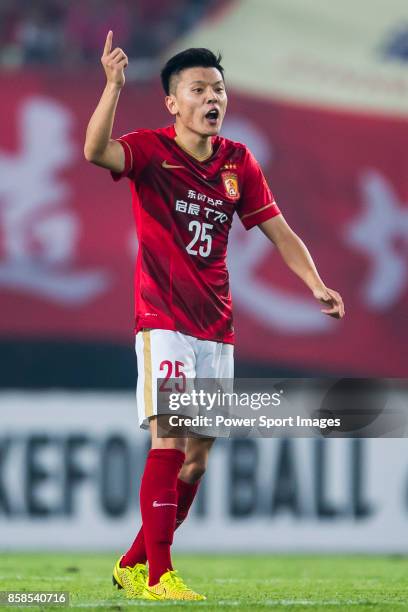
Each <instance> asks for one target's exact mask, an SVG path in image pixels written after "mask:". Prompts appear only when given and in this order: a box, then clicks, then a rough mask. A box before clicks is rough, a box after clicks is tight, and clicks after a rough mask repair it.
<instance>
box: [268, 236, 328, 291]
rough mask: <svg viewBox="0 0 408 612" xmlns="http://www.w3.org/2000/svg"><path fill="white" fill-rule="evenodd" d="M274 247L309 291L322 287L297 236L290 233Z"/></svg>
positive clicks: (322, 284) (310, 259)
mask: <svg viewBox="0 0 408 612" xmlns="http://www.w3.org/2000/svg"><path fill="white" fill-rule="evenodd" d="M276 246H277V248H278V250H279V252H280V254H281V255H282V258H283V260H284V261H285V263H286V265H287V266H288V267H289V268H290V269H291V270H292V271H293V272H294V273H295V274H297V276H299V277H300V278H301V279H302V280H303V282H304V283H305V284H306V285H307V286H308V287H309V289H310V290H311V291H315V290H316V289H318V288H320V287H323V286H324V283H323V281H322V279H321V278H320V276H319V274H318V272H317V269H316V266H315V263H314V261H313V259H312V256H311V255H310V253H309V251H308V249H307V247H306V245H305V244H304V242H303V241H302V240H301V239H300V238H299V236H297V235H296V234H295V233H294V232H292V231H291V232H290V233H288V235H287V236H285V238H284V239H282V240H281V241H280V242H279V243H278V244H277V245H276Z"/></svg>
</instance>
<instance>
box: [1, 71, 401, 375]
mask: <svg viewBox="0 0 408 612" xmlns="http://www.w3.org/2000/svg"><path fill="white" fill-rule="evenodd" d="M102 87H103V83H102V81H100V80H96V81H95V77H93V76H89V75H86V74H83V75H79V76H71V77H67V76H64V78H63V79H60V78H59V77H58V75H54V76H51V77H50V75H48V76H44V75H40V74H35V73H25V74H24V75H23V76H22V75H21V73H20V74H19V75H18V76H13V75H10V76H8V77H5V76H3V77H2V96H1V99H0V112H1V115H2V117H3V121H2V124H3V125H2V130H1V133H0V304H1V318H0V334H1V336H3V337H7V338H16V339H23V338H56V339H64V340H69V339H84V340H90V341H93V340H101V341H114V342H119V343H131V342H132V327H133V322H132V319H133V312H132V309H133V306H132V303H133V291H132V276H133V262H134V256H135V252H136V244H135V232H134V227H133V218H132V214H131V206H130V192H129V189H128V185H127V184H126V181H124V182H123V183H121V184H118V185H115V184H114V183H113V182H112V181H111V179H110V176H109V173H108V172H106V171H103V170H101V169H99V168H96V167H94V166H92V165H90V164H88V163H87V162H86V161H85V160H84V158H83V155H82V147H83V141H84V134H85V129H86V124H87V121H88V119H89V117H90V115H91V113H92V111H93V109H94V107H95V105H96V102H97V99H98V95H99V92H100V91H101V89H102ZM229 95H230V106H229V111H228V119H227V120H226V123H225V130H224V134H225V135H226V136H228V137H231V138H234V139H236V140H243V141H245V142H246V143H247V144H248V145H249V146H250V148H252V149H253V151H254V153H255V155H256V156H257V157H258V159H259V161H260V162H261V164H262V166H263V168H264V171H265V174H266V175H267V177H268V180H269V183H270V185H271V188H272V190H273V192H274V194H275V196H276V199H277V201H278V203H279V205H280V207H281V209H282V211H283V212H284V214H285V216H286V218H287V220H288V221H289V223H290V224H291V226H292V227H293V229H294V230H295V231H296V232H297V233H298V234H299V235H300V236H301V237H302V238H303V240H304V241H305V243H306V244H307V245H308V247H309V249H310V251H311V253H312V255H313V257H314V259H315V261H316V264H317V266H318V269H319V272H320V274H321V276H322V277H323V279H324V280H325V282H326V284H327V285H328V286H329V287H332V288H334V289H337V290H338V291H340V292H341V293H342V295H343V297H344V301H345V304H346V313H347V314H346V318H345V319H344V320H343V321H341V322H338V321H332V320H329V319H327V318H326V317H324V315H322V314H320V308H319V305H318V304H317V303H315V301H314V300H313V298H312V297H311V296H310V294H309V292H308V290H307V288H305V287H304V286H303V285H302V283H301V282H300V281H299V280H298V279H297V278H296V277H295V276H294V275H293V274H292V273H291V272H290V271H289V270H288V269H287V268H286V267H285V265H284V264H283V263H282V261H281V260H280V257H279V254H278V253H277V252H276V251H275V250H274V249H273V247H272V246H270V245H269V244H268V243H267V241H266V239H265V238H264V237H263V235H262V234H261V232H260V231H259V230H257V229H253V230H251V231H250V232H248V233H246V232H245V231H244V230H243V229H242V228H241V226H240V224H239V221H238V220H236V221H235V223H234V227H233V233H232V236H231V242H230V255H229V263H230V269H231V285H232V292H233V299H234V306H235V327H236V333H237V357H238V358H241V359H245V360H247V361H249V360H253V361H256V362H270V363H274V364H285V365H293V366H294V367H307V368H314V369H319V370H320V371H327V372H332V373H341V374H342V373H344V374H355V375H360V376H362V375H363V376H364V375H368V376H388V377H390V376H391V377H392V376H398V377H404V376H407V375H408V360H407V348H406V347H407V345H408V325H407V305H408V294H407V283H408V269H407V268H408V257H407V250H408V208H407V201H408V168H407V156H406V142H407V138H408V126H407V122H405V121H402V120H399V119H393V118H387V117H380V116H361V115H359V114H352V113H342V112H341V111H339V112H333V111H330V112H329V111H324V110H322V109H316V108H312V107H310V108H309V107H304V106H290V105H287V104H284V103H278V102H276V101H272V100H268V99H258V98H254V97H251V96H249V95H243V94H239V93H236V92H231V91H230V92H229ZM167 122H169V118H168V117H167V116H166V113H165V110H164V105H163V102H162V93H161V91H160V89H159V86H158V84H154V85H150V86H146V87H140V86H139V87H137V88H136V87H135V86H131V85H130V86H127V87H126V88H125V90H124V91H123V93H122V96H121V100H120V104H119V110H118V114H117V120H116V124H115V135H116V136H119V135H120V134H121V133H124V132H128V131H130V130H132V129H136V128H138V127H157V126H160V125H165V124H166V123H167Z"/></svg>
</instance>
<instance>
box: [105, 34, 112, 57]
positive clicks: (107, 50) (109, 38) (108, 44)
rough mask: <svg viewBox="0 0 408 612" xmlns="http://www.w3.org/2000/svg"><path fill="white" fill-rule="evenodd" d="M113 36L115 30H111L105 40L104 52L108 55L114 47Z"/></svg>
mask: <svg viewBox="0 0 408 612" xmlns="http://www.w3.org/2000/svg"><path fill="white" fill-rule="evenodd" d="M112 38H113V32H112V30H109V32H108V35H107V37H106V40H105V46H104V48H103V54H104V55H108V54H109V53H110V52H111V49H112Z"/></svg>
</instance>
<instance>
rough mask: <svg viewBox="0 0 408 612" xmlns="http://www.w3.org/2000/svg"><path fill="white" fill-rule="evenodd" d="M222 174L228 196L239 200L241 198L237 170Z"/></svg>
mask: <svg viewBox="0 0 408 612" xmlns="http://www.w3.org/2000/svg"><path fill="white" fill-rule="evenodd" d="M221 176H222V180H223V182H224V187H225V192H226V194H227V196H228V197H229V198H231V199H232V200H237V199H238V198H239V186H238V176H237V175H236V174H235V172H222V174H221Z"/></svg>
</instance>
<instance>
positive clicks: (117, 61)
mask: <svg viewBox="0 0 408 612" xmlns="http://www.w3.org/2000/svg"><path fill="white" fill-rule="evenodd" d="M112 38H113V32H112V30H109V32H108V35H107V37H106V41H105V47H104V49H103V54H102V57H101V62H102V66H103V69H104V71H105V74H106V80H107V81H108V83H111V84H112V85H116V86H117V87H121V88H122V87H123V86H124V84H125V68H126V66H127V65H128V63H129V62H128V58H127V55H126V53H124V51H123V50H122V49H120V48H119V47H116V48H115V49H114V50H113V51H112Z"/></svg>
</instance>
